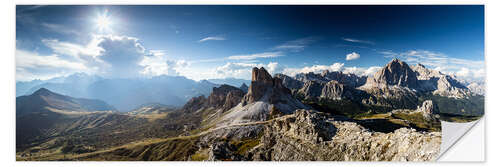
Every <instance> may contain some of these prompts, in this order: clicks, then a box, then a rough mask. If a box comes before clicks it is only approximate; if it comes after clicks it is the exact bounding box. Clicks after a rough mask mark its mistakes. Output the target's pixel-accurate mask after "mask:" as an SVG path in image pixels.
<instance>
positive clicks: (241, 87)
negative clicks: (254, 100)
mask: <svg viewBox="0 0 500 167" xmlns="http://www.w3.org/2000/svg"><path fill="white" fill-rule="evenodd" d="M240 89H241V90H242V91H243V92H245V93H247V92H248V85H247V84H245V83H243V84H241V86H240Z"/></svg>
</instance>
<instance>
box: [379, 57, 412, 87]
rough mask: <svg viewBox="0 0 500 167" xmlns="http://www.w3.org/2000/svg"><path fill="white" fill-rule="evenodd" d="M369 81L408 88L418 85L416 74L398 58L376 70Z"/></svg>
mask: <svg viewBox="0 0 500 167" xmlns="http://www.w3.org/2000/svg"><path fill="white" fill-rule="evenodd" d="M371 82H375V83H377V84H385V85H398V86H404V87H409V88H416V87H417V86H418V85H417V74H416V73H415V72H414V71H413V70H412V69H411V68H410V66H409V65H408V64H406V63H405V62H403V61H401V60H399V59H393V60H391V61H390V62H389V63H388V64H387V65H385V67H384V68H382V69H380V70H379V71H378V72H376V73H375V75H374V77H373V80H372V81H371Z"/></svg>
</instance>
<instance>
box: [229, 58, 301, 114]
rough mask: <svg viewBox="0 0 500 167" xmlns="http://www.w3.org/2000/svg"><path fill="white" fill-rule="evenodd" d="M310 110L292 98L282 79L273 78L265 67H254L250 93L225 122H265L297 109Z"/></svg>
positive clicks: (230, 112) (232, 110)
mask: <svg viewBox="0 0 500 167" xmlns="http://www.w3.org/2000/svg"><path fill="white" fill-rule="evenodd" d="M308 108H309V107H307V106H306V105H304V104H302V103H301V102H300V101H299V100H297V99H295V98H294V97H293V96H292V94H291V91H290V90H289V89H288V88H286V87H284V86H283V85H282V81H281V79H280V78H278V77H274V78H273V77H272V76H271V75H270V74H269V73H268V72H267V71H266V69H264V68H263V67H261V68H257V67H254V68H253V69H252V81H251V84H250V87H249V88H248V93H247V94H246V95H245V96H244V97H243V99H242V100H241V102H240V103H239V104H238V105H237V106H235V107H234V108H232V109H231V110H229V111H228V114H227V115H225V117H224V118H223V122H230V123H241V122H252V121H264V120H267V119H268V118H270V117H271V116H272V115H275V114H277V115H281V114H289V113H293V112H294V111H295V110H296V109H308Z"/></svg>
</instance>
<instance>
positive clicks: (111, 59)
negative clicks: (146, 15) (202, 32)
mask: <svg viewBox="0 0 500 167" xmlns="http://www.w3.org/2000/svg"><path fill="white" fill-rule="evenodd" d="M42 42H43V43H44V44H45V45H46V46H47V47H49V48H50V49H51V50H52V52H53V53H55V54H57V58H58V59H55V58H49V57H50V56H38V57H36V58H35V59H31V60H30V59H29V58H26V56H24V57H23V56H22V55H21V56H17V55H16V59H18V60H19V62H20V63H24V64H26V62H28V61H34V60H37V61H38V60H39V58H40V57H44V58H48V59H44V60H42V62H44V63H45V64H47V63H51V62H52V63H58V62H59V63H60V62H61V61H60V60H64V61H68V62H71V63H77V64H78V66H76V65H75V64H71V66H74V67H79V68H78V69H75V70H74V72H82V71H81V70H83V69H85V70H86V71H90V72H92V73H97V74H100V75H103V76H107V77H110V78H129V77H139V76H142V75H146V76H155V75H179V71H180V70H181V69H183V68H185V67H187V66H188V65H189V63H187V62H186V61H184V60H168V59H167V58H166V55H165V52H164V51H163V50H147V49H145V47H144V46H143V45H142V43H141V42H140V41H139V39H138V38H134V37H128V36H116V35H93V36H92V38H91V40H90V41H89V42H88V43H87V44H85V45H81V44H76V43H70V42H64V41H59V40H56V39H44V40H42ZM32 57H33V56H32ZM59 59H60V60H59ZM60 64H61V65H64V64H68V63H60ZM21 65H22V64H19V65H18V66H21ZM50 68H53V70H52V71H55V72H57V70H60V69H61V68H63V67H61V66H51V67H50ZM37 70H38V69H37V68H31V69H27V68H24V73H32V74H33V75H31V76H32V77H33V78H32V79H35V78H40V77H36V75H35V74H36V73H37ZM78 70H80V71H78ZM55 72H53V73H55ZM25 76H28V75H27V74H26V75H25Z"/></svg>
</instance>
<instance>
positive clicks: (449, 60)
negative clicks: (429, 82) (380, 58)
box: [379, 50, 485, 79]
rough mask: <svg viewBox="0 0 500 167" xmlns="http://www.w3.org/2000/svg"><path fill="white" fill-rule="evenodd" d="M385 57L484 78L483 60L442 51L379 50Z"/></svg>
mask: <svg viewBox="0 0 500 167" xmlns="http://www.w3.org/2000/svg"><path fill="white" fill-rule="evenodd" d="M379 53H380V54H383V55H385V56H384V57H386V58H399V59H401V60H403V61H405V62H407V63H409V64H417V63H420V64H423V65H425V66H426V67H429V68H433V69H435V70H438V71H441V72H443V73H446V74H452V75H456V76H457V77H462V78H463V79H484V77H485V72H484V63H485V62H484V61H481V60H467V59H461V58H453V57H449V56H448V55H446V54H444V53H439V52H433V51H428V50H408V51H406V52H401V53H397V52H393V51H390V50H389V51H383V52H379Z"/></svg>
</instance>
